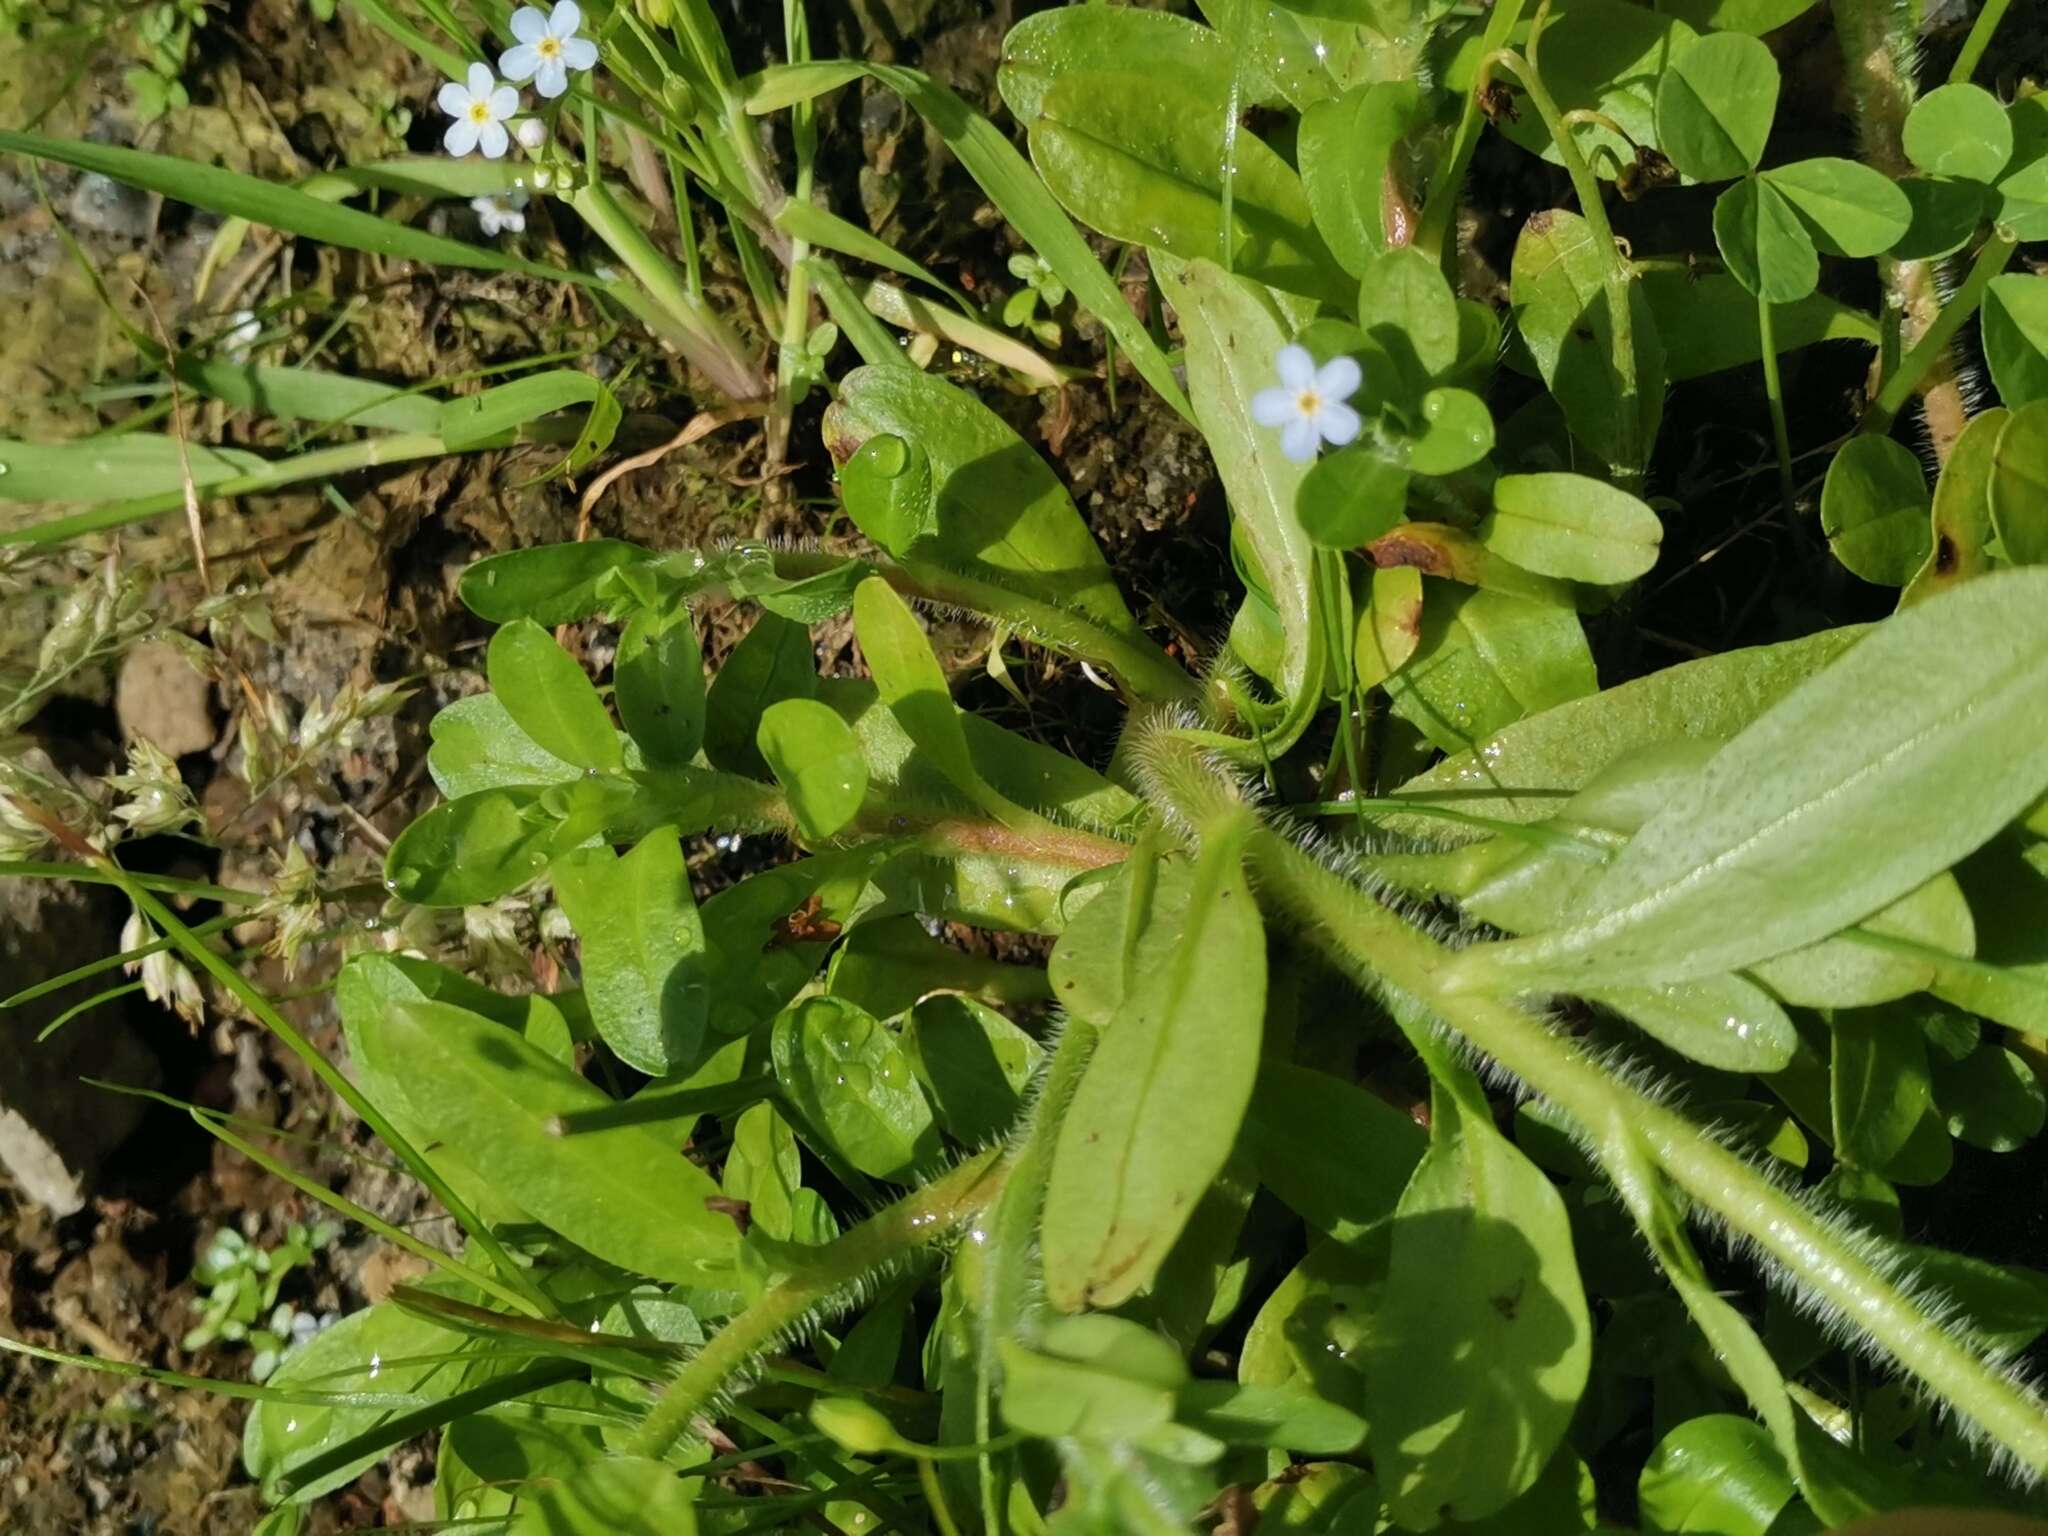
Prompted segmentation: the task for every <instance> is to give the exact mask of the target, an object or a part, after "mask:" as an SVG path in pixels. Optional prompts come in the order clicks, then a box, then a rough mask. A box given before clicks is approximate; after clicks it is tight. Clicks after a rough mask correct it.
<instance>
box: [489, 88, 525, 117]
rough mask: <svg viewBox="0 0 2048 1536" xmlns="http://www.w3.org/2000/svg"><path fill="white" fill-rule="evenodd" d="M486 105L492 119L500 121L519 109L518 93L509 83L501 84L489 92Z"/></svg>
mask: <svg viewBox="0 0 2048 1536" xmlns="http://www.w3.org/2000/svg"><path fill="white" fill-rule="evenodd" d="M487 105H488V106H489V107H490V109H491V118H492V120H493V121H494V122H500V123H502V122H504V121H505V119H506V118H508V117H510V116H511V115H512V114H513V113H514V112H517V111H518V110H519V93H518V92H517V91H515V90H513V89H512V87H511V86H509V85H501V86H499V87H498V88H497V89H496V90H495V91H493V92H491V99H490V101H489V102H488V103H487Z"/></svg>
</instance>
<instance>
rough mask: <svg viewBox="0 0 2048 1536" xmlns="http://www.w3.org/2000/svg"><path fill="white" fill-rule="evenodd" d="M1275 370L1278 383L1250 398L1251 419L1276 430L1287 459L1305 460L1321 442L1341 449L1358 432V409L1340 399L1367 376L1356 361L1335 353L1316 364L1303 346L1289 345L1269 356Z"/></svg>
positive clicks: (1352, 393)
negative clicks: (1278, 378) (1323, 362)
mask: <svg viewBox="0 0 2048 1536" xmlns="http://www.w3.org/2000/svg"><path fill="white" fill-rule="evenodd" d="M1273 371H1274V372H1275V373H1277V374H1279V375H1280V382H1279V384H1278V385H1276V386H1275V387H1273V388H1272V389H1262V390H1260V391H1259V392H1258V393H1257V394H1256V395H1253V396H1252V419H1253V420H1254V421H1256V422H1257V423H1258V424H1259V425H1260V426H1262V427H1278V428H1279V429H1280V451H1281V452H1283V453H1285V454H1286V455H1287V457H1288V458H1290V459H1293V460H1294V461H1295V462H1296V463H1297V464H1305V463H1307V462H1308V461H1309V460H1310V459H1312V458H1314V457H1315V456H1316V450H1317V449H1318V448H1319V447H1321V446H1322V444H1324V443H1330V444H1332V445H1334V446H1336V447H1340V448H1341V447H1342V446H1343V445H1344V444H1346V443H1348V442H1350V441H1352V440H1353V439H1354V438H1356V437H1357V436H1358V430H1359V426H1360V422H1359V419H1358V412H1356V411H1354V410H1353V409H1352V408H1351V407H1350V406H1348V405H1346V404H1345V403H1344V402H1345V401H1346V400H1348V399H1350V398H1351V396H1352V395H1354V394H1355V393H1357V391H1358V386H1359V385H1360V384H1361V383H1363V382H1364V379H1365V375H1364V373H1363V371H1362V370H1361V369H1360V368H1359V366H1358V364H1357V362H1356V361H1355V360H1353V359H1351V358H1348V357H1333V358H1331V359H1330V360H1329V361H1328V362H1327V363H1325V364H1323V366H1322V367H1320V368H1318V367H1317V366H1316V360H1315V359H1314V358H1313V357H1311V356H1310V355H1309V350H1308V348H1307V347H1304V346H1300V345H1295V344H1290V345H1288V346H1284V347H1282V348H1281V349H1280V352H1279V355H1278V356H1277V357H1275V358H1274V359H1273Z"/></svg>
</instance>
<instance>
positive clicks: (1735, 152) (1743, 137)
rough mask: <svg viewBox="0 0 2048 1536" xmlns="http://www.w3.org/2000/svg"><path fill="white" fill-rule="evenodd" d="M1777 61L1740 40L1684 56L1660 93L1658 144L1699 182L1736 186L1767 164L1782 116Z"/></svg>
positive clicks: (1718, 41)
mask: <svg viewBox="0 0 2048 1536" xmlns="http://www.w3.org/2000/svg"><path fill="white" fill-rule="evenodd" d="M1778 85H1779V79H1778V61H1777V60H1776V59H1775V58H1773V57H1772V56H1771V50H1770V49H1769V48H1767V47H1766V46H1765V45H1764V44H1763V43H1761V42H1759V41H1758V40H1757V39H1755V38H1753V37H1748V36H1745V35H1743V34H1742V33H1739V32H1716V33H1711V34H1709V35H1708V36H1706V37H1701V38H1697V39H1695V40H1694V41H1693V42H1692V43H1691V44H1690V45H1688V46H1687V47H1685V48H1684V49H1682V50H1681V51H1680V52H1679V54H1678V56H1677V58H1676V59H1675V60H1674V61H1673V62H1672V64H1671V66H1670V67H1669V68H1668V69H1666V70H1665V72H1664V78H1663V79H1662V80H1661V81H1660V82H1659V83H1658V86H1657V142H1658V144H1659V146H1660V147H1661V148H1662V149H1663V151H1664V153H1665V154H1666V155H1667V156H1669V157H1670V160H1671V163H1672V164H1673V165H1675V166H1677V167H1678V169H1679V170H1680V171H1682V172H1684V173H1685V174H1686V175H1687V176H1690V177H1692V178H1693V180H1695V181H1730V180H1733V179H1734V178H1735V177H1737V176H1744V175H1747V174H1748V173H1749V172H1751V171H1753V170H1755V169H1756V167H1757V162H1759V161H1760V160H1762V159H1763V156H1764V142H1765V141H1766V140H1767V139H1768V138H1769V137H1770V134H1771V120H1772V119H1773V118H1774V117H1776V116H1777V113H1778Z"/></svg>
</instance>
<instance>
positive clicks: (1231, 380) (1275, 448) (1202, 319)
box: [1160, 261, 1326, 752]
mask: <svg viewBox="0 0 2048 1536" xmlns="http://www.w3.org/2000/svg"><path fill="white" fill-rule="evenodd" d="M1160 276H1161V285H1162V287H1164V289H1165V290H1166V295H1167V297H1168V299H1170V300H1171V301H1172V303H1173V306H1174V308H1175V309H1176V310H1177V311H1179V313H1180V314H1181V316H1182V321H1181V324H1182V329H1183V333H1184V334H1185V335H1186V336H1187V338H1188V392H1189V394H1190V395H1192V396H1193V398H1194V402H1195V415H1196V419H1197V421H1198V422H1199V423H1200V425H1201V428H1202V435H1203V436H1204V437H1205V438H1206V439H1207V440H1208V444H1209V451H1210V453H1211V454H1213V455H1214V456H1215V459H1216V471H1217V474H1218V475H1219V476H1221V478H1222V480H1223V489H1224V492H1225V494H1226V495H1227V496H1228V497H1229V500H1230V510H1231V515H1232V518H1233V530H1232V534H1233V537H1234V538H1236V539H1241V540H1242V541H1243V542H1244V544H1245V546H1246V548H1247V549H1248V550H1249V552H1250V554H1251V555H1252V557H1253V559H1254V560H1255V561H1256V564H1257V568H1258V574H1259V576H1260V578H1261V580H1262V582H1263V584H1264V586H1265V590H1266V593H1267V595H1268V596H1269V597H1270V598H1271V599H1272V604H1273V607H1274V609H1275V611H1276V612H1277V613H1278V614H1279V617H1280V632H1281V636H1282V639H1283V645H1282V649H1281V660H1280V673H1279V676H1278V677H1277V678H1276V679H1275V681H1276V682H1277V683H1278V684H1279V686H1280V690H1281V693H1282V695H1283V696H1284V698H1285V700H1286V702H1287V703H1288V705H1290V706H1291V707H1290V709H1289V710H1288V712H1287V714H1286V715H1285V716H1284V717H1283V721H1282V725H1283V727H1284V729H1282V730H1281V731H1280V733H1279V735H1278V736H1276V737H1274V738H1273V739H1271V740H1269V742H1268V750H1269V751H1272V752H1279V751H1282V750H1284V749H1285V748H1286V747H1287V746H1288V745H1290V744H1291V743H1292V742H1293V741H1294V739H1295V738H1296V737H1298V736H1299V735H1300V733H1301V732H1302V731H1303V730H1305V729H1306V728H1307V726H1308V720H1309V716H1310V714H1311V713H1312V712H1313V710H1314V707H1315V704H1316V702H1318V701H1319V700H1320V696H1321V691H1322V684H1323V668H1324V666H1325V664H1326V660H1325V656H1324V651H1323V633H1322V626H1321V624H1320V622H1319V621H1318V620H1317V618H1316V616H1315V613H1314V599H1313V596H1312V592H1313V590H1314V581H1315V551H1314V548H1313V547H1312V545H1311V544H1310V542H1309V538H1308V534H1307V532H1306V531H1305V530H1304V529H1303V528H1302V526H1301V523H1300V520H1299V519H1298V518H1297V517H1296V516H1295V511H1294V509H1295V507H1296V505H1297V503H1298V500H1299V497H1300V493H1301V486H1302V482H1303V481H1304V480H1305V479H1306V478H1307V476H1308V466H1307V465H1304V464H1296V463H1294V462H1293V461H1292V460H1290V459H1288V458H1287V457H1286V456H1285V455H1284V454H1283V453H1282V452H1281V451H1280V440H1279V434H1278V433H1275V432H1269V431H1267V430H1266V429H1265V428H1263V427H1261V426H1259V425H1258V424H1257V423H1255V422H1254V421H1253V420H1252V417H1251V399H1252V396H1254V395H1255V394H1257V393H1258V392H1259V391H1260V390H1262V389H1265V388H1266V387H1267V386H1268V385H1270V384H1271V383H1272V381H1273V360H1274V358H1275V357H1277V356H1278V355H1279V352H1280V349H1281V347H1283V346H1285V345H1286V344H1287V342H1288V341H1289V339H1290V337H1289V333H1288V331H1287V329H1286V328H1285V327H1284V326H1283V325H1282V323H1281V320H1280V317H1279V315H1278V314H1277V313H1276V312H1275V310H1274V307H1273V303H1272V299H1271V296H1270V295H1268V294H1266V293H1265V292H1263V291H1262V290H1261V289H1259V288H1258V287H1257V286H1256V285H1254V284H1252V283H1250V282H1247V281H1246V280H1245V279H1243V278H1241V277H1235V276H1232V275H1231V274H1230V273H1227V272H1225V271H1224V270H1223V269H1222V268H1221V267H1217V266H1214V265H1212V264H1211V263H1209V262H1206V261H1198V262H1193V263H1190V264H1189V266H1188V267H1187V268H1186V269H1185V270H1184V271H1182V272H1180V273H1179V274H1177V275H1176V274H1172V273H1168V272H1165V271H1162V272H1161V274H1160Z"/></svg>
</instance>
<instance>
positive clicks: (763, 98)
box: [739, 59, 868, 117]
mask: <svg viewBox="0 0 2048 1536" xmlns="http://www.w3.org/2000/svg"><path fill="white" fill-rule="evenodd" d="M867 72H868V71H867V66H866V65H865V64H863V63H861V61H860V60H858V59H806V60H803V61H802V62H800V63H795V64H771V65H769V66H768V67H767V68H766V69H758V70H756V71H754V73H753V74H751V75H748V76H746V77H744V78H743V79H742V80H741V81H740V82H739V98H740V101H741V103H742V104H743V105H744V106H745V108H746V110H747V112H748V114H749V115H750V116H754V117H761V116H765V115H766V114H768V113H770V112H780V111H782V110H784V109H785V108H787V107H793V106H797V105H799V104H801V103H803V102H806V101H816V100H817V99H818V98H819V97H820V96H823V95H825V94H827V93H828V92H831V91H836V90H838V89H839V88H840V87H841V86H842V85H845V84H847V83H848V82H850V81H854V80H858V79H860V77H861V76H862V75H865V74H866V73H867Z"/></svg>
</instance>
